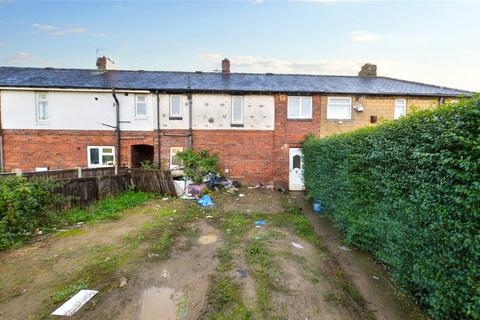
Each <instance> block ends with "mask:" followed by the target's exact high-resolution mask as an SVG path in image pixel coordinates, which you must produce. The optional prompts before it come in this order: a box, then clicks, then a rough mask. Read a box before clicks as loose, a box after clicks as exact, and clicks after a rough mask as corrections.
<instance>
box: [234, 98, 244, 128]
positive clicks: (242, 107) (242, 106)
mask: <svg viewBox="0 0 480 320" xmlns="http://www.w3.org/2000/svg"><path fill="white" fill-rule="evenodd" d="M235 98H240V100H241V102H242V105H241V108H240V111H241V120H240V121H235V120H234V119H233V105H234V103H233V101H234V99H235ZM243 111H244V104H243V96H239V95H236V96H232V108H231V112H232V116H231V117H232V122H231V124H243V122H244V116H243V114H244V113H243Z"/></svg>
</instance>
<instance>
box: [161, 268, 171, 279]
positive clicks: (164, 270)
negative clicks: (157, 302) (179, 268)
mask: <svg viewBox="0 0 480 320" xmlns="http://www.w3.org/2000/svg"><path fill="white" fill-rule="evenodd" d="M160 275H161V276H162V277H163V278H165V279H168V278H170V273H169V272H168V270H167V269H163V270H162V272H161V273H160Z"/></svg>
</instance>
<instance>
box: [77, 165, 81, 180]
mask: <svg viewBox="0 0 480 320" xmlns="http://www.w3.org/2000/svg"><path fill="white" fill-rule="evenodd" d="M77 169H78V177H79V178H81V177H82V168H80V167H78V168H77Z"/></svg>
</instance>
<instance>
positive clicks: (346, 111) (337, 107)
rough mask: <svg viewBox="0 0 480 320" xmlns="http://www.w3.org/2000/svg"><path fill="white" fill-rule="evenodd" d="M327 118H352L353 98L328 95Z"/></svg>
mask: <svg viewBox="0 0 480 320" xmlns="http://www.w3.org/2000/svg"><path fill="white" fill-rule="evenodd" d="M327 119H329V120H349V119H352V98H350V97H328V104H327Z"/></svg>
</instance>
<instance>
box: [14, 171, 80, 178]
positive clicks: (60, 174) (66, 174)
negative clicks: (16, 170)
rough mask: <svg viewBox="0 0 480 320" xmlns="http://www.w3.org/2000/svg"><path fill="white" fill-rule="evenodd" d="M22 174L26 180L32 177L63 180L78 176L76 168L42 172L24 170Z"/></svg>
mask: <svg viewBox="0 0 480 320" xmlns="http://www.w3.org/2000/svg"><path fill="white" fill-rule="evenodd" d="M22 176H23V177H25V178H27V180H33V179H54V180H65V179H73V178H77V177H78V170H77V169H68V170H54V171H42V172H24V173H22Z"/></svg>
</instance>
